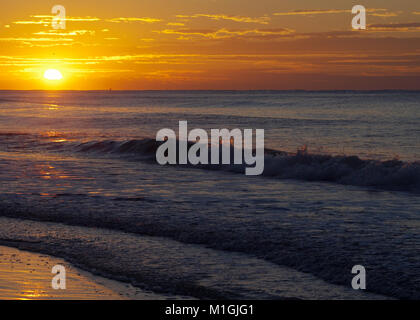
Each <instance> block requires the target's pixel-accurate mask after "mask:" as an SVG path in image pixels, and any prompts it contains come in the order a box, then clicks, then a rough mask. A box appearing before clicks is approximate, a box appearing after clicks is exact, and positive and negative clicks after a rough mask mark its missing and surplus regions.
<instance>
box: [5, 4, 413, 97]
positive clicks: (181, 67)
mask: <svg viewBox="0 0 420 320" xmlns="http://www.w3.org/2000/svg"><path fill="white" fill-rule="evenodd" d="M55 4H60V5H63V6H64V7H65V8H66V11H67V12H66V13H67V21H66V29H65V30H54V29H53V28H52V26H51V19H52V18H51V16H52V14H51V9H52V7H53V5H55ZM355 4H361V5H364V6H365V7H366V9H367V10H368V14H367V30H361V31H354V30H352V28H351V20H352V17H353V15H352V14H351V8H352V6H353V5H355ZM1 7H2V10H1V11H0V48H1V49H0V50H1V52H0V70H1V72H0V89H72V90H88V89H100V90H101V89H108V88H113V89H115V90H117V89H122V90H134V89H138V90H142V89H322V90H326V89H417V90H420V2H419V1H418V0H399V1H394V0H392V1H391V0H390V1H383V0H381V1H372V0H363V1H358V2H355V1H344V0H335V1H332V0H317V1H308V0H294V1H289V0H287V1H285V0H281V1H279V0H259V1H249V0H223V1H221V0H177V1H170V0H153V1H151V0H142V1H139V0H119V1H115V0H112V1H111V0H62V1H60V2H55V1H47V0H39V1H36V2H35V3H32V2H31V1H27V0H14V1H7V3H2V4H1ZM48 68H55V69H58V70H60V71H61V72H62V74H63V76H64V79H63V80H60V81H55V82H52V81H47V80H45V79H43V72H44V71H45V70H46V69H48Z"/></svg>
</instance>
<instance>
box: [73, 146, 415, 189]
mask: <svg viewBox="0 0 420 320" xmlns="http://www.w3.org/2000/svg"><path fill="white" fill-rule="evenodd" d="M160 144H161V142H156V141H155V140H153V139H142V140H129V141H119V142H118V141H101V142H87V143H83V144H79V145H77V146H76V147H75V149H76V151H78V152H90V153H92V152H93V153H107V154H118V155H127V156H130V155H131V156H134V157H136V158H139V159H144V160H150V161H154V160H155V154H156V150H157V148H158V147H159V145H160ZM231 155H232V156H233V147H232V148H231ZM231 159H233V158H232V157H231ZM198 167H199V168H202V169H211V170H218V169H219V170H224V171H231V172H241V173H243V172H244V169H245V165H240V166H239V165H200V166H198ZM263 176H266V177H274V178H279V179H298V180H304V181H326V182H333V183H339V184H345V185H354V186H366V187H377V188H381V189H388V190H400V191H410V192H420V162H404V161H401V160H397V159H393V160H386V161H380V160H373V159H360V158H359V157H358V156H355V155H350V156H347V155H325V154H311V153H309V152H307V151H306V150H304V151H298V152H297V153H294V154H292V153H288V152H284V151H277V150H271V149H266V150H265V169H264V173H263Z"/></svg>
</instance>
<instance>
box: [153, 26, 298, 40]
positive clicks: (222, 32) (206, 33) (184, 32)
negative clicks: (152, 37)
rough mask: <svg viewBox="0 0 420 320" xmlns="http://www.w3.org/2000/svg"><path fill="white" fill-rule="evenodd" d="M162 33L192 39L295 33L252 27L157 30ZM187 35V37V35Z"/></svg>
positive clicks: (285, 30) (292, 31)
mask: <svg viewBox="0 0 420 320" xmlns="http://www.w3.org/2000/svg"><path fill="white" fill-rule="evenodd" d="M155 32H158V33H162V34H175V35H180V36H183V37H184V38H181V39H190V38H188V36H189V37H191V36H199V37H203V38H208V39H226V38H232V37H242V36H267V35H270V36H272V35H277V36H286V35H290V34H293V33H294V30H291V29H285V28H279V29H251V30H228V29H225V28H222V29H218V30H208V29H175V30H174V29H165V30H160V31H155ZM185 36H187V37H185Z"/></svg>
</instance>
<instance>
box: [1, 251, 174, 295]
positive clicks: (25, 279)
mask: <svg viewBox="0 0 420 320" xmlns="http://www.w3.org/2000/svg"><path fill="white" fill-rule="evenodd" d="M55 265H62V266H64V267H65V269H66V289H65V290H54V289H53V288H52V284H51V281H52V278H53V277H54V276H55V274H52V273H51V270H52V268H53V266H55ZM0 299H1V300H10V299H14V300H49V299H60V300H61V299H65V300H111V299H112V300H121V299H123V300H126V299H130V300H140V299H142V300H151V299H168V297H167V296H161V295H158V294H155V293H153V292H146V291H143V290H141V289H139V288H135V287H133V286H132V285H130V284H125V283H122V282H118V281H114V280H110V279H106V278H103V277H99V276H95V275H93V274H91V273H89V272H86V271H83V270H80V269H78V268H76V267H74V266H72V265H70V264H69V263H68V262H66V261H65V260H63V259H59V258H55V257H52V256H48V255H45V254H38V253H32V252H28V251H22V250H18V249H15V248H10V247H4V246H0Z"/></svg>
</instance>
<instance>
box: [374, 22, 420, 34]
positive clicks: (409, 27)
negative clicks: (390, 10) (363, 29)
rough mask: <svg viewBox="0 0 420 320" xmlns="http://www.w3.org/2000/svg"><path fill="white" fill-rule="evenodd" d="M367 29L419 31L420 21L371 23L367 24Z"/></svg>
mask: <svg viewBox="0 0 420 320" xmlns="http://www.w3.org/2000/svg"><path fill="white" fill-rule="evenodd" d="M367 29H368V30H370V31H394V32H412V31H420V22H410V23H389V24H372V25H369V26H368V28H367Z"/></svg>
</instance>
